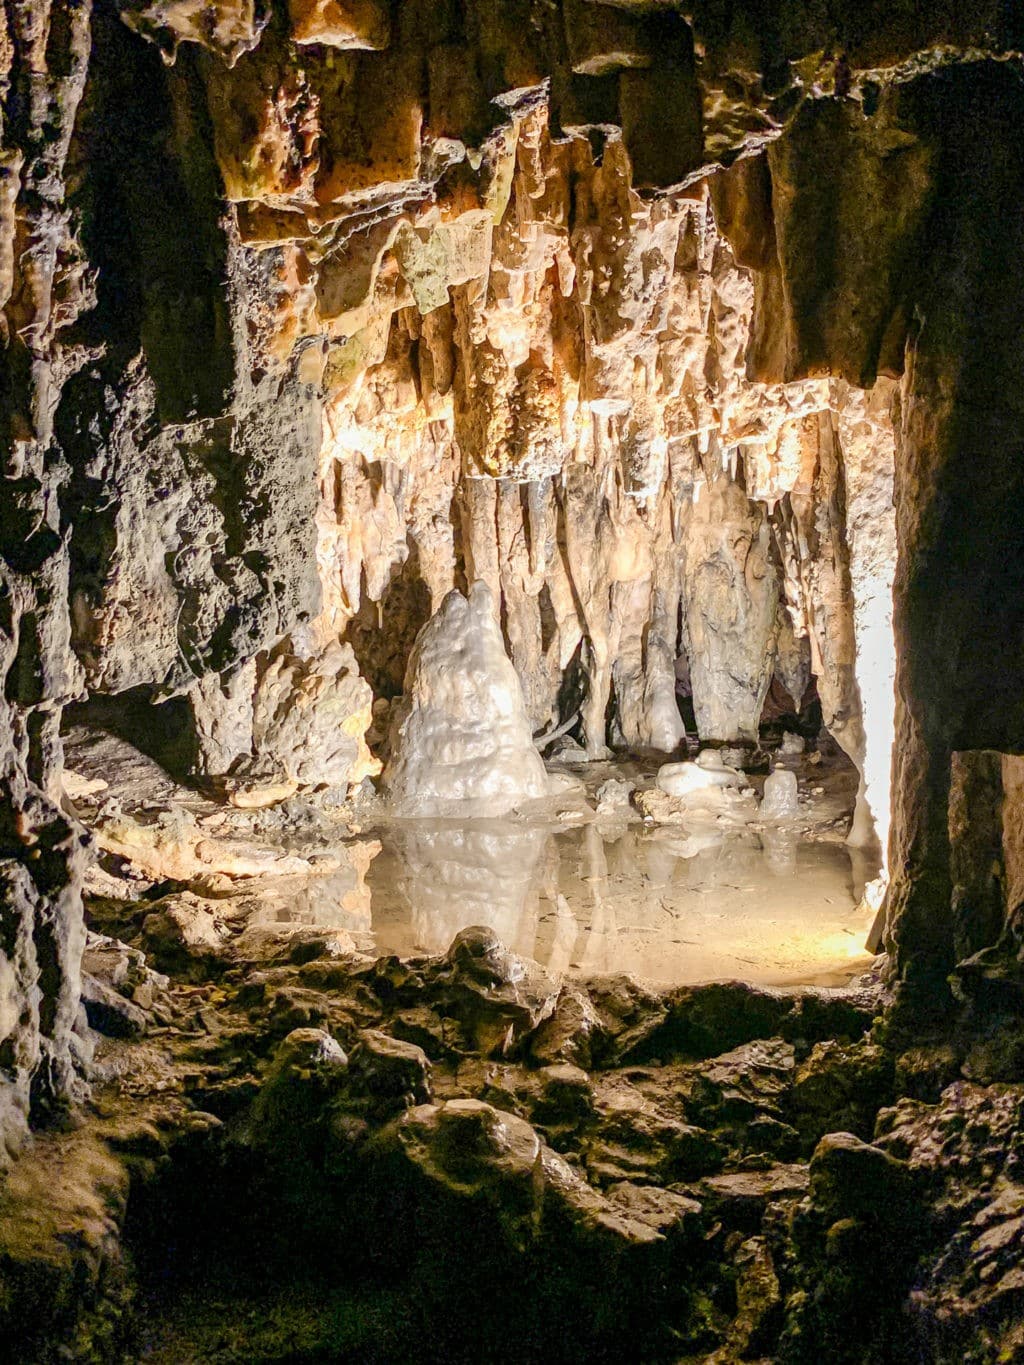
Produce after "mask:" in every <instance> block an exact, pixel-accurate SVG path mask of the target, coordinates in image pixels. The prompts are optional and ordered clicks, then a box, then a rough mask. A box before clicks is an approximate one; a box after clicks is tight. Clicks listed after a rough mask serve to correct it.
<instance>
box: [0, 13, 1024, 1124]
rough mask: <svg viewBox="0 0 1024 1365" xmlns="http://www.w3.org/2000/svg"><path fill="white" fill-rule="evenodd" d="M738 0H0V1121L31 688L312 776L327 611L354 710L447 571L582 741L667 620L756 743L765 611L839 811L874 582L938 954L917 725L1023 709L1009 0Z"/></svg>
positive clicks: (942, 897) (985, 743)
mask: <svg viewBox="0 0 1024 1365" xmlns="http://www.w3.org/2000/svg"><path fill="white" fill-rule="evenodd" d="M911 8H912V7H911ZM762 9H763V7H756V6H748V5H746V4H738V5H735V6H732V7H731V8H728V10H727V12H726V11H723V10H722V8H721V7H720V6H712V5H698V6H695V7H693V9H692V13H689V15H688V17H687V18H684V17H683V16H682V14H680V13H679V12H677V11H676V9H675V7H671V6H650V5H646V4H642V5H632V4H625V3H624V4H619V5H604V4H597V3H591V2H590V0H572V2H571V3H568V2H567V3H564V4H561V5H558V4H552V5H546V6H540V5H535V4H532V3H527V0H522V3H519V0H517V3H515V4H513V5H507V6H506V5H499V4H495V3H493V0H474V3H471V4H468V5H466V6H464V7H462V6H448V5H443V6H436V5H433V4H431V3H427V0H423V3H419V0H417V2H416V3H410V4H403V5H402V6H399V7H392V10H391V11H390V12H386V9H385V7H384V6H381V5H378V4H376V3H375V2H374V0H361V2H360V3H347V2H345V0H333V2H332V3H329V4H327V3H325V4H315V5H307V4H300V3H298V0H296V3H295V4H294V5H293V6H291V7H289V9H288V11H287V13H286V12H285V9H284V8H283V7H279V9H278V11H276V12H275V13H273V14H271V13H269V12H267V13H264V12H263V11H261V10H258V9H257V8H256V7H255V6H253V5H252V4H249V3H247V0H217V2H216V3H211V4H209V5H205V4H185V5H182V4H177V3H164V0H152V3H134V2H133V3H126V4H123V5H120V6H118V7H117V9H116V10H115V8H114V7H110V6H101V7H97V8H96V9H95V11H94V10H93V9H92V8H91V7H90V6H89V5H87V4H84V5H81V4H66V3H62V2H61V0H52V3H50V2H49V0H18V3H16V4H14V5H13V6H12V8H11V11H10V14H9V15H8V16H7V19H6V21H5V26H4V35H5V36H4V37H3V41H2V42H0V85H2V88H3V91H4V105H5V118H4V127H3V146H2V152H0V307H2V313H3V326H2V337H0V340H2V366H0V388H2V393H3V398H4V402H3V404H2V408H3V420H2V424H0V425H2V428H3V431H2V436H3V440H2V460H3V508H2V511H3V516H2V518H0V523H2V530H0V576H2V588H3V597H2V604H0V674H2V678H3V689H2V701H0V721H2V724H0V751H2V761H3V776H2V782H3V787H2V792H0V861H2V868H0V876H2V883H3V886H2V896H3V906H4V914H3V944H2V966H0V1023H2V1025H3V1036H2V1038H0V1045H2V1048H3V1051H2V1055H0V1065H2V1068H3V1081H2V1091H3V1094H2V1099H0V1105H2V1112H3V1115H4V1119H3V1122H2V1125H0V1126H2V1128H3V1131H4V1136H5V1144H6V1140H7V1136H8V1135H10V1137H11V1140H12V1142H14V1141H15V1140H16V1139H17V1136H18V1132H19V1130H20V1131H23V1130H24V1124H25V1116H26V1114H27V1113H28V1109H29V1105H30V1103H31V1102H32V1101H34V1102H35V1110H36V1113H37V1114H38V1115H39V1116H40V1117H42V1116H44V1115H46V1114H51V1115H53V1114H59V1112H60V1111H61V1110H62V1108H63V1107H64V1106H65V1105H66V1103H67V1101H68V1099H69V1098H70V1097H71V1096H72V1094H73V1092H74V1088H75V1086H74V1078H73V1068H72V1043H71V1036H72V1025H73V1022H74V1019H75V1017H76V1013H77V996H78V984H79V957H80V954H81V947H82V941H83V935H82V930H81V905H80V885H81V870H82V865H83V861H84V858H83V850H84V841H85V836H84V834H83V832H82V830H81V829H80V827H79V826H78V824H77V821H76V820H75V818H74V817H72V816H71V815H69V814H68V813H66V812H65V811H63V809H62V808H61V807H60V806H59V805H58V804H57V802H58V801H59V799H60V780H59V779H60V767H61V744H60V734H59V725H60V712H61V709H62V707H63V706H64V705H65V704H67V703H68V702H70V701H71V700H72V699H74V698H75V697H77V696H79V695H80V694H81V693H82V690H83V688H86V689H88V691H89V692H90V693H92V694H94V695H99V694H105V693H112V694H120V693H122V692H124V691H126V690H128V689H133V690H134V689H139V690H140V691H139V692H138V694H137V695H138V696H140V697H147V696H148V697H150V698H153V699H155V698H157V697H160V698H166V697H167V696H169V695H177V694H181V693H184V692H190V693H192V694H193V695H194V697H195V698H196V699H197V701H196V710H195V715H194V717H193V730H194V731H196V732H197V733H194V734H193V735H192V739H193V740H196V741H197V743H196V748H197V749H198V750H199V751H200V753H202V754H203V761H204V762H205V764H206V766H207V768H208V770H209V771H210V772H211V773H215V774H217V775H218V776H219V775H221V772H222V771H223V772H226V770H227V768H228V767H230V765H231V763H232V762H234V761H235V760H236V759H237V758H238V757H242V758H245V757H246V756H247V755H248V757H249V758H250V759H252V760H253V761H254V762H256V761H257V760H258V763H257V771H256V772H254V773H252V774H250V775H249V776H250V778H252V779H254V780H255V781H256V783H257V784H258V783H260V782H265V783H266V784H267V785H269V786H270V787H272V788H274V789H275V791H276V792H277V793H278V794H279V793H280V792H281V791H283V790H284V789H285V788H288V787H289V784H290V783H291V782H292V781H294V782H296V783H299V782H302V783H310V784H316V785H319V784H320V783H321V782H326V783H337V782H340V781H342V780H345V781H354V780H358V774H360V773H361V772H362V773H365V772H368V771H369V769H370V766H371V760H369V759H368V757H367V755H366V753H365V751H364V750H363V748H362V747H361V741H362V735H363V732H364V731H365V728H366V727H365V726H364V725H363V721H364V720H365V719H368V718H367V716H366V714H365V707H366V701H365V693H363V692H362V690H361V688H360V687H359V685H358V684H357V683H356V682H355V674H354V671H353V670H352V669H350V667H349V664H348V656H347V654H346V655H345V662H344V666H343V667H342V666H340V663H339V661H340V659H341V655H339V653H338V650H339V649H341V648H342V644H341V642H342V641H344V642H345V643H347V644H348V645H350V646H351V648H352V650H353V653H354V656H355V659H356V661H357V663H358V665H359V671H360V673H361V674H362V675H363V676H364V677H365V678H366V679H367V680H368V681H369V682H370V684H371V685H372V686H373V688H374V689H375V692H377V693H386V694H387V695H388V696H389V697H390V696H392V695H394V694H395V693H397V692H398V690H399V689H400V687H401V677H402V671H403V667H404V663H405V662H406V659H407V657H408V653H409V651H410V650H411V647H412V642H413V639H414V638H415V635H416V632H417V631H418V630H419V628H420V627H421V626H422V625H423V623H424V622H425V621H426V620H427V619H428V618H429V617H430V616H431V614H432V613H433V612H434V611H435V610H436V609H437V608H438V607H439V606H440V604H441V602H442V601H443V600H444V598H445V595H446V594H447V593H448V592H449V591H451V590H452V589H453V588H460V589H461V588H464V587H466V586H468V584H470V583H472V582H474V581H475V580H477V579H480V580H482V581H484V582H486V583H487V584H488V586H489V588H490V590H491V592H492V594H493V596H494V600H495V604H496V606H497V607H498V609H499V617H500V621H501V624H502V631H503V635H504V642H505V644H506V646H507V649H508V653H509V655H510V657H511V660H512V666H513V667H514V669H515V671H516V674H517V676H518V678H519V682H520V686H521V687H522V691H523V696H524V702H525V713H526V717H527V718H528V727H527V728H530V727H532V728H534V729H541V728H544V727H547V726H549V725H550V724H552V723H554V724H555V725H556V726H558V725H562V724H565V723H567V722H569V721H572V722H573V724H574V725H575V726H576V734H577V737H578V738H579V739H580V741H581V742H582V744H583V745H584V746H585V748H586V750H587V753H588V754H589V756H590V757H596V756H599V755H600V754H602V753H603V752H604V749H605V746H606V745H607V744H608V742H609V741H610V740H611V741H614V742H620V741H621V742H623V743H625V744H626V745H629V746H632V747H637V748H653V749H663V750H666V751H668V750H671V749H672V748H673V747H674V746H675V745H676V744H678V742H679V740H680V739H681V734H680V731H679V727H678V723H677V720H676V718H675V716H674V715H673V713H672V707H671V694H672V693H673V692H674V689H675V679H676V667H677V664H678V660H679V658H680V656H681V655H683V654H688V655H689V658H688V673H689V677H690V683H691V690H692V694H693V701H694V708H695V711H696V713H697V717H698V728H700V729H702V730H704V731H705V732H706V735H705V737H709V736H710V737H715V738H722V739H748V740H749V739H750V738H751V737H753V734H754V731H755V730H756V724H757V720H758V718H759V708H760V705H761V702H762V701H763V698H764V695H765V692H766V690H767V688H768V687H769V685H770V683H771V680H772V674H773V672H774V671H775V669H776V662H775V661H776V657H777V655H778V652H779V651H778V645H777V641H778V638H779V635H780V621H781V620H782V619H783V618H782V617H780V613H779V611H778V610H777V605H776V598H779V600H781V601H782V602H783V603H784V606H785V613H784V615H785V616H787V617H788V626H785V625H784V626H783V627H782V633H783V635H785V632H786V630H787V629H788V631H789V632H790V633H791V635H792V640H788V639H787V641H786V649H785V650H784V651H783V652H784V653H788V656H789V663H790V665H793V666H789V665H786V664H783V665H782V666H781V667H782V671H783V672H785V673H787V675H788V676H789V677H790V678H791V679H794V678H796V677H797V676H799V673H800V669H799V667H798V666H796V665H795V664H794V659H795V658H797V656H798V655H799V647H798V648H796V649H794V648H793V645H794V644H795V642H796V641H797V640H798V639H806V640H807V641H808V646H807V648H808V651H809V657H810V659H811V662H812V664H813V668H814V672H815V675H816V677H817V680H818V687H819V696H820V699H821V702H822V707H823V712H824V715H825V719H826V722H827V723H828V724H829V726H830V727H831V729H832V730H833V733H834V734H835V735H836V736H837V738H838V739H839V741H840V743H842V744H843V745H844V747H845V748H846V749H847V750H848V752H850V753H851V755H852V756H853V757H854V759H855V761H856V762H857V763H858V765H860V766H861V767H862V768H863V772H864V775H865V796H866V798H867V800H868V802H870V803H871V804H872V805H873V806H874V808H875V814H876V817H878V819H877V823H878V824H879V825H880V826H882V827H884V815H883V813H882V807H883V805H884V802H883V800H882V799H881V797H880V795H879V793H880V792H881V791H882V789H883V788H884V785H885V770H886V766H887V765H886V754H887V749H888V737H889V736H888V727H887V724H886V720H887V715H888V707H887V703H888V700H889V698H888V689H889V682H888V679H889V676H890V674H891V671H892V663H893V661H892V653H891V649H890V648H889V644H888V640H889V636H888V621H887V597H888V586H889V581H890V577H892V578H893V581H894V584H895V608H896V609H895V631H896V639H897V641H898V643H899V645H900V647H901V656H900V660H899V666H898V668H897V670H896V681H897V693H898V703H897V734H898V739H899V744H898V762H897V767H896V781H895V802H894V811H893V813H894V821H893V832H892V837H891V850H892V856H891V864H892V868H893V872H894V880H893V887H892V892H891V897H890V907H889V917H890V929H889V935H888V940H887V941H888V942H889V943H890V945H891V946H892V947H893V949H894V953H895V961H896V964H897V967H898V970H899V973H900V975H901V976H902V977H903V978H905V979H906V980H907V981H908V982H909V983H910V984H911V985H913V984H914V983H915V982H918V983H920V985H921V988H922V990H923V991H924V992H925V993H926V995H930V996H935V995H941V994H942V993H943V991H944V986H943V983H944V981H945V978H946V975H947V973H948V970H949V968H950V967H951V966H952V965H953V961H954V957H955V954H956V948H957V935H958V919H957V915H956V914H955V913H954V911H953V908H952V903H951V901H952V887H953V879H954V874H957V868H954V867H951V861H950V860H951V844H950V832H949V801H948V793H949V784H950V765H951V755H952V754H953V753H954V752H961V751H966V750H973V749H980V748H988V749H992V750H995V751H999V752H1005V753H1010V752H1012V751H1013V750H1016V749H1019V748H1020V747H1021V738H1020V736H1021V719H1022V717H1021V697H1022V696H1024V688H1022V686H1021V676H1020V675H1021V664H1020V660H1021V655H1022V652H1021V647H1020V646H1021V639H1022V631H1024V618H1022V613H1021V609H1020V603H1021V601H1022V600H1024V593H1022V591H1021V588H1022V584H1021V567H1020V566H1021V563H1022V562H1024V547H1022V545H1021V523H1020V518H1019V517H1018V516H1017V515H1016V507H1017V504H1018V503H1019V501H1020V499H1019V497H1018V496H1017V494H1018V493H1019V491H1020V488H1019V485H1020V480H1021V469H1020V461H1019V458H1018V455H1019V442H1018V436H1017V433H1018V430H1019V411H1018V407H1019V404H1018V402H1017V399H1016V398H1015V396H1014V395H1016V394H1018V393H1019V392H1020V389H1021V378H1022V376H1021V373H1020V369H1021V356H1022V355H1024V345H1022V344H1021V335H1020V333H1021V327H1022V325H1024V324H1022V318H1024V308H1021V306H1020V300H1019V298H1018V297H1017V294H1018V290H1017V287H1016V283H1015V282H1016V281H1017V280H1019V278H1020V271H1019V269H1018V266H1019V261H1020V257H1021V253H1022V239H1021V234H1022V231H1024V229H1022V228H1021V224H1020V221H1019V215H1016V216H1015V209H1014V206H1015V205H1016V204H1018V203H1019V201H1020V198H1021V193H1020V191H1021V181H1022V178H1024V172H1022V162H1021V156H1020V151H1019V139H1018V137H1017V130H1018V127H1019V124H1020V119H1021V109H1020V101H1021V96H1020V89H1019V81H1018V71H1017V65H1018V61H1019V59H1018V58H1017V57H1015V56H1014V55H1013V54H1014V53H1015V52H1017V51H1019V49H1021V48H1022V47H1024V30H1022V23H1021V17H1020V13H1019V7H1018V6H1014V5H1012V4H1010V3H1008V0H985V3H982V4H979V5H972V6H959V7H955V6H946V5H944V6H940V7H917V8H914V9H913V12H911V10H910V9H908V7H906V6H903V5H897V6H892V5H883V4H880V3H879V4H875V3H872V4H869V5H864V6H839V5H833V4H828V5H824V6H821V5H813V6H812V5H803V4H799V5H795V6H787V7H785V13H779V14H775V13H772V14H771V15H765V14H763V13H762V12H761V10H762ZM388 21H390V22H388ZM382 90H386V91H387V92H388V98H387V99H386V100H382V99H381V97H380V92H381V91H382ZM765 149H767V150H765ZM755 153H759V154H758V155H754V154H755ZM737 158H739V159H738V160H737ZM726 168H727V169H726ZM709 180H710V182H711V188H709V186H708V181H709ZM901 372H902V379H901V389H900V394H899V401H898V405H897V406H896V408H895V409H891V408H890V405H889V399H890V398H891V397H892V394H893V389H892V384H893V381H894V380H895V379H896V378H898V377H899V376H900V374H901ZM851 386H856V389H854V388H851ZM865 392H868V393H869V396H868V397H865V396H864V393H865ZM893 412H894V413H895V422H893V417H892V413H893ZM893 428H894V429H895V479H894V487H895V498H896V521H895V525H896V528H897V533H898V534H897V538H898V542H899V551H900V562H899V567H898V571H896V572H895V573H894V572H893V544H894V537H893V523H892V520H891V518H890V515H889V507H888V494H887V489H888V478H889V461H890V459H891V458H892V451H893V445H892V443H891V442H892V430H893ZM712 509H714V513H713V515H712ZM285 661H286V662H285ZM335 664H339V667H335ZM345 679H348V680H349V682H345V681H344V680H345ZM869 681H870V686H869V685H868V684H869ZM350 684H351V686H350ZM794 685H795V684H794ZM314 692H315V693H316V694H317V697H318V699H319V701H321V702H322V703H323V707H324V711H323V719H320V718H319V713H318V708H317V706H312V707H310V708H308V709H307V710H306V713H305V714H306V716H307V717H308V720H307V721H300V719H299V717H300V716H301V715H302V714H303V707H302V705H301V702H300V699H301V698H304V697H306V696H308V695H310V694H312V693H314ZM360 698H362V699H360ZM799 700H800V699H799V698H794V701H796V702H799ZM214 703H215V705H214ZM293 703H294V704H293ZM610 703H611V704H610ZM282 705H283V706H284V708H285V712H286V714H285V715H281V714H280V707H281V706H282ZM218 707H219V710H218V713H217V716H216V718H215V719H211V715H212V711H213V710H214V709H217V708H218ZM204 708H205V709H204ZM357 717H358V720H356V719H355V718H357ZM332 718H337V719H338V720H339V721H340V723H341V728H344V726H345V725H348V724H351V728H352V731H353V732H354V733H346V734H345V741H346V742H345V743H343V744H342V743H340V742H339V743H338V744H337V746H336V747H335V746H334V744H333V742H331V741H328V737H327V733H325V732H330V733H331V734H332V735H335V737H336V728H337V727H336V725H335V723H334V720H333V719H332ZM865 721H866V722H867V723H866V724H865ZM199 741H201V743H200V742H199ZM349 741H353V742H354V752H353V744H350V743H349ZM225 757H226V759H227V761H226V762H223V764H222V760H224V759H225ZM264 761H265V763H266V766H267V768H268V769H269V771H263V770H262V769H260V768H259V763H263V762H264ZM278 768H283V769H284V777H285V779H286V781H285V782H284V783H283V784H282V783H281V780H280V779H281V773H280V772H279V771H278ZM873 792H874V795H872V793H873ZM861 825H862V830H861V832H862V833H863V827H864V821H862V822H861ZM879 833H881V834H883V836H884V828H880V829H879ZM179 870H180V869H179ZM236 870H237V869H236ZM977 941H978V940H975V941H974V942H972V944H971V946H975V943H976V942H977Z"/></svg>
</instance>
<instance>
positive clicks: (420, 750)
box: [384, 582, 549, 816]
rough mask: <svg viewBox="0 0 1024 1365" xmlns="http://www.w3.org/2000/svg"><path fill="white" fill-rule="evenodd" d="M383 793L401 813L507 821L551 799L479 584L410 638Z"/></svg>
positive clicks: (453, 596)
mask: <svg viewBox="0 0 1024 1365" xmlns="http://www.w3.org/2000/svg"><path fill="white" fill-rule="evenodd" d="M384 789H385V791H386V793H387V795H388V796H389V797H390V799H391V801H392V802H393V803H394V805H395V807H396V808H397V809H398V810H399V811H400V812H401V813H402V814H409V815H441V814H445V813H449V812H452V813H455V812H458V813H462V814H467V813H468V814H474V815H476V814H478V815H488V816H490V815H504V814H507V813H508V812H509V811H510V810H512V808H513V807H515V806H516V805H518V804H519V803H520V802H523V801H532V800H537V799H539V798H542V797H545V796H547V795H548V793H549V783H548V778H547V774H546V773H545V771H544V764H543V762H542V760H541V758H540V755H539V754H538V753H537V750H536V748H535V747H534V744H533V739H532V735H531V729H530V722H529V719H528V718H527V714H526V707H525V705H524V702H523V692H522V687H521V685H520V682H519V678H518V677H517V675H516V671H515V669H514V668H513V666H512V664H511V662H510V661H509V659H508V656H507V655H506V653H505V646H504V642H503V641H502V638H501V628H500V626H499V624H498V618H497V614H496V612H495V608H494V599H493V597H492V596H491V593H490V590H489V589H488V588H487V586H486V584H484V583H482V582H477V583H474V584H473V586H472V588H471V589H470V591H469V596H468V597H464V596H463V595H462V593H460V592H458V591H457V590H456V591H453V592H450V593H449V594H448V595H447V597H446V598H445V599H444V601H443V602H442V603H441V606H440V608H439V609H438V611H437V613H436V615H434V616H433V617H432V618H431V619H430V620H429V621H428V622H427V624H426V625H425V626H424V627H423V628H422V630H421V631H420V633H419V635H418V636H417V637H416V644H415V645H414V647H413V651H412V654H411V655H410V658H409V667H408V670H407V672H406V678H405V695H404V697H403V699H402V701H401V703H400V704H399V705H398V706H397V707H396V708H395V714H394V718H393V720H392V725H391V757H390V759H389V760H388V765H387V767H386V769H385V771H384Z"/></svg>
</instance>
